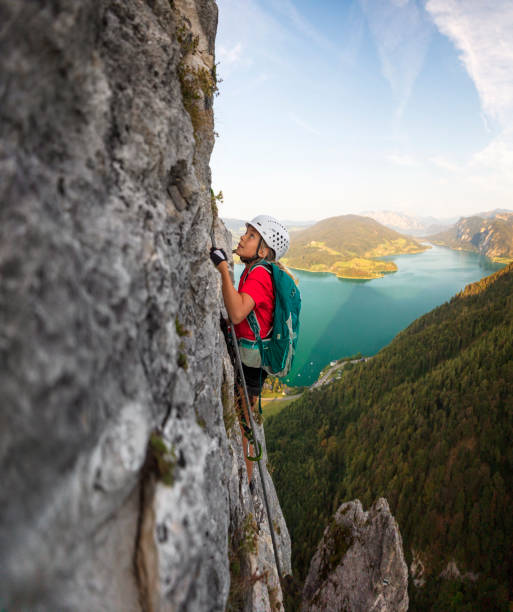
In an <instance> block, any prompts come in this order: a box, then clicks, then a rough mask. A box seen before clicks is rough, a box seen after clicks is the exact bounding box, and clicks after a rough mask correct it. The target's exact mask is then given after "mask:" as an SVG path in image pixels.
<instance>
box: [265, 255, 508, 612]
mask: <svg viewBox="0 0 513 612" xmlns="http://www.w3.org/2000/svg"><path fill="white" fill-rule="evenodd" d="M266 431H267V442H268V448H269V451H270V457H271V461H272V464H273V466H274V468H275V471H274V480H275V483H276V486H277V488H278V492H279V496H280V500H281V503H282V505H283V508H284V512H285V516H286V520H287V524H288V526H289V529H290V532H291V536H292V541H293V563H294V565H295V569H296V572H297V574H298V575H299V577H300V578H303V577H304V575H305V572H306V571H307V569H308V564H309V561H310V558H311V555H312V553H313V550H314V548H315V546H316V544H317V542H318V541H319V539H320V537H321V535H322V532H323V530H324V528H325V526H326V524H327V521H328V520H329V518H330V516H331V514H332V513H333V512H334V511H335V510H336V508H337V507H338V506H339V504H340V503H341V502H343V501H347V500H351V499H354V498H359V499H360V500H361V501H362V503H363V505H364V506H368V505H370V504H371V503H372V502H373V501H374V500H375V499H376V498H378V497H379V496H384V497H386V498H387V500H388V501H389V503H390V508H391V510H392V512H393V514H394V516H395V517H396V518H397V520H398V523H399V526H400V528H401V532H402V536H403V540H404V545H405V553H406V555H407V560H408V563H409V564H410V563H411V561H412V551H415V552H416V555H415V557H416V559H417V560H420V561H421V562H422V564H423V565H424V567H425V571H424V575H423V578H424V579H425V580H426V584H425V587H424V588H421V589H415V588H413V589H412V593H411V600H412V606H411V608H410V609H412V610H415V609H417V610H449V609H452V610H476V609H483V608H484V607H490V609H497V610H503V609H504V610H507V609H508V603H507V602H508V601H509V600H512V599H513V596H512V591H513V584H512V576H513V547H512V544H513V512H512V510H511V509H512V507H513V503H512V502H513V446H512V444H511V440H512V439H513V265H509V266H508V267H506V268H504V269H503V270H501V271H499V272H497V273H495V274H494V275H492V276H490V277H488V278H486V279H483V280H481V281H480V282H478V283H474V284H472V285H469V286H468V287H467V288H466V289H465V290H464V291H463V292H461V293H460V294H458V295H457V296H455V297H454V298H453V299H452V300H451V301H450V302H448V303H446V304H444V305H442V306H440V307H439V308H437V309H435V310H433V311H432V312H430V313H428V314H427V315H425V316H423V317H421V318H420V319H418V320H417V321H415V322H414V323H413V324H412V325H411V326H410V327H409V328H407V329H406V330H405V331H403V332H402V333H400V334H399V335H398V336H397V337H396V338H395V339H394V341H393V342H392V343H391V344H390V345H389V346H388V347H386V348H385V349H383V350H382V351H381V352H380V353H378V355H377V356H376V357H374V358H373V359H371V360H370V361H368V362H366V363H363V364H357V365H354V366H347V367H346V368H345V370H344V374H343V377H342V379H341V380H340V381H337V382H334V383H333V384H331V385H329V386H328V387H327V388H322V389H319V390H315V391H312V392H310V393H306V394H305V395H303V397H302V398H301V399H300V400H298V401H297V402H295V403H294V404H292V405H290V406H288V407H287V408H285V409H284V410H283V411H282V412H281V413H280V414H278V415H276V416H274V417H272V418H270V419H269V420H268V421H267V422H266ZM452 560H454V561H455V562H456V564H457V567H458V569H459V571H461V573H462V574H465V573H467V572H471V573H472V574H474V575H477V576H478V578H477V580H476V581H474V582H472V581H465V582H460V581H458V580H449V579H447V580H443V581H441V582H440V579H439V578H438V576H439V574H440V573H441V572H442V571H443V570H444V569H445V568H446V567H447V565H448V563H449V562H450V561H452ZM418 567H420V566H418ZM419 577H421V576H419V575H417V578H419ZM465 602H466V603H465ZM469 606H470V607H469ZM472 606H473V607H472Z"/></svg>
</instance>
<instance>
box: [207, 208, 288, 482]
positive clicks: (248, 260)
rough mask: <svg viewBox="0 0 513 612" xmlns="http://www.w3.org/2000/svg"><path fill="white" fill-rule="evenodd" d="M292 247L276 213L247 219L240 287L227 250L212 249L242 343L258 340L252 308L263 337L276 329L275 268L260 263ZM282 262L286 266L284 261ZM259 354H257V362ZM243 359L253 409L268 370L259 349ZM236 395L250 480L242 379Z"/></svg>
mask: <svg viewBox="0 0 513 612" xmlns="http://www.w3.org/2000/svg"><path fill="white" fill-rule="evenodd" d="M288 248H289V233H288V231H287V228H286V227H285V226H284V225H282V224H281V223H280V222H279V221H278V220H276V219H275V218H274V217H270V216H268V215H259V216H258V217H255V218H254V219H253V220H252V221H250V222H249V223H246V233H245V234H243V235H242V236H241V237H240V241H239V244H238V245H237V248H236V249H235V250H234V251H233V252H234V253H236V254H237V255H238V256H239V257H240V259H241V261H242V262H243V263H244V264H245V266H246V268H245V270H244V271H243V273H242V275H241V277H240V281H239V287H238V291H237V290H236V289H235V287H234V286H233V283H232V279H231V276H230V270H229V268H228V263H227V257H226V253H225V252H224V251H223V249H218V248H212V249H211V250H210V258H211V260H212V262H213V263H214V265H215V266H216V268H217V269H218V270H219V273H220V274H221V282H222V292H223V299H224V303H225V306H226V310H227V312H228V316H229V317H230V319H231V321H232V323H233V324H234V327H235V334H236V336H237V339H238V340H239V345H240V340H241V339H246V340H250V341H251V340H255V335H254V333H253V332H252V330H251V327H250V326H249V323H248V321H247V320H246V317H247V316H248V314H249V313H250V312H251V311H252V310H254V311H255V315H256V318H257V321H258V323H259V326H260V336H261V338H265V337H266V336H268V335H269V333H270V332H271V331H272V326H273V313H274V289H273V282H272V277H271V272H270V271H269V270H268V269H267V268H266V267H265V266H263V265H258V264H259V262H261V261H262V260H265V261H272V262H275V263H276V262H278V260H279V259H280V258H281V257H283V255H285V253H286V252H287V249H288ZM278 265H279V266H280V267H281V268H283V266H282V265H281V264H278ZM255 356H257V361H256V362H255ZM241 360H242V369H243V371H244V378H245V380H246V386H247V389H248V395H249V401H250V403H251V409H253V407H254V405H255V402H256V399H257V397H258V396H259V394H260V390H261V388H262V385H263V383H264V381H265V379H266V376H267V372H266V371H265V370H264V369H263V368H261V367H260V365H259V363H258V361H259V360H258V351H248V352H245V351H244V350H241ZM235 396H236V401H237V404H238V408H239V424H240V426H241V433H242V440H243V449H244V458H245V461H246V469H247V472H248V480H249V481H250V480H251V475H252V471H253V462H252V461H250V460H248V459H247V455H248V452H249V442H248V439H247V437H246V434H245V432H244V429H243V427H242V423H241V422H240V421H241V415H244V418H245V420H246V423H249V422H250V420H249V415H248V409H247V406H246V405H245V401H244V394H243V392H242V389H241V384H240V382H239V383H238V384H237V385H236V389H235ZM255 450H256V449H255Z"/></svg>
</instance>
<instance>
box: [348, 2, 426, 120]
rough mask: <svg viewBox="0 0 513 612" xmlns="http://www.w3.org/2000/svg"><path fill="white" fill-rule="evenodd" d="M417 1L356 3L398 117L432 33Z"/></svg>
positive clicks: (419, 67)
mask: <svg viewBox="0 0 513 612" xmlns="http://www.w3.org/2000/svg"><path fill="white" fill-rule="evenodd" d="M418 1H419V0H392V1H391V0H359V3H360V6H361V7H362V10H363V12H364V13H365V15H366V17H367V21H368V24H369V28H370V31H371V33H372V36H373V38H374V41H375V44H376V47H377V49H378V54H379V58H380V62H381V69H382V72H383V75H384V76H385V78H386V79H387V81H388V82H389V83H390V86H391V88H392V91H393V92H394V95H395V97H396V99H397V103H398V109H397V110H398V115H401V114H402V112H403V110H404V108H405V107H406V104H407V103H408V99H409V97H410V94H411V91H412V88H413V85H414V83H415V80H416V78H417V76H418V74H419V73H420V71H421V69H422V65H423V63H424V59H425V57H426V53H427V49H428V46H429V41H430V39H431V34H432V25H431V24H430V22H429V20H428V19H427V18H426V15H425V12H424V10H423V8H422V6H421V5H419V4H418Z"/></svg>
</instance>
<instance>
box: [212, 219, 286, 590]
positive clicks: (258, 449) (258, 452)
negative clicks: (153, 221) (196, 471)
mask: <svg viewBox="0 0 513 612" xmlns="http://www.w3.org/2000/svg"><path fill="white" fill-rule="evenodd" d="M210 237H211V240H212V246H213V247H214V248H215V247H216V242H215V235H214V226H213V225H212V230H211V232H210ZM228 321H229V324H230V332H231V337H232V345H233V351H234V353H235V363H236V365H237V369H238V371H239V375H240V379H241V382H242V389H243V391H244V399H245V401H246V406H247V408H248V415H249V428H250V429H251V437H252V439H253V442H252V444H253V448H254V449H255V455H256V456H255V457H250V456H248V459H249V460H250V461H256V463H257V465H258V473H259V475H260V482H261V483H262V493H263V496H264V504H265V510H266V514H267V522H268V523H269V532H270V533H271V541H272V544H273V552H274V560H275V562H276V571H277V572H278V578H279V580H280V583H281V581H282V579H283V576H282V573H281V569H280V560H279V558H278V546H277V544H276V536H275V534H274V528H273V522H272V520H271V510H270V508H269V500H268V498H267V487H266V484H265V478H264V472H263V470H262V464H261V463H260V460H261V458H262V445H261V444H260V442H259V441H258V439H257V438H256V436H255V431H256V428H255V422H254V420H253V411H252V410H251V403H250V401H249V394H248V388H247V386H246V378H245V377H244V370H243V369H242V361H241V358H240V352H239V344H238V342H237V336H236V334H235V328H234V326H233V323H232V321H231V319H230V315H228ZM246 426H247V425H246ZM249 428H248V429H249ZM244 431H246V430H245V429H244ZM248 442H249V439H248Z"/></svg>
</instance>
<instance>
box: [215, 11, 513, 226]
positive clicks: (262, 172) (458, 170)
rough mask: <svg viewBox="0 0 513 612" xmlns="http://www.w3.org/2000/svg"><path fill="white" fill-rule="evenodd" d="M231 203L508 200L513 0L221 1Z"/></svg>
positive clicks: (223, 147) (436, 210)
mask: <svg viewBox="0 0 513 612" xmlns="http://www.w3.org/2000/svg"><path fill="white" fill-rule="evenodd" d="M218 6H219V26H218V34H217V43H216V61H217V62H218V63H219V65H218V73H219V75H220V77H221V78H222V79H223V82H222V83H221V84H220V95H219V96H218V97H217V98H216V101H215V118H216V128H215V129H216V131H217V132H218V134H219V137H218V138H217V140H216V144H215V147H214V152H213V155H212V162H211V167H212V174H213V185H214V188H215V190H216V191H218V190H220V189H222V191H223V193H224V196H225V202H224V204H223V205H222V211H221V212H222V215H223V216H225V217H238V218H247V217H253V216H254V215H256V214H259V213H269V214H273V215H275V216H277V217H279V218H287V219H297V220H303V219H321V218H325V217H329V216H332V215H341V214H347V213H358V212H362V211H364V210H397V211H404V212H406V213H410V214H416V215H420V216H429V215H433V216H437V217H441V218H447V217H454V216H459V215H469V214H472V213H475V212H479V211H483V210H491V209H492V208H497V207H501V208H509V209H513V2H512V0H339V1H335V0H218Z"/></svg>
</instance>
